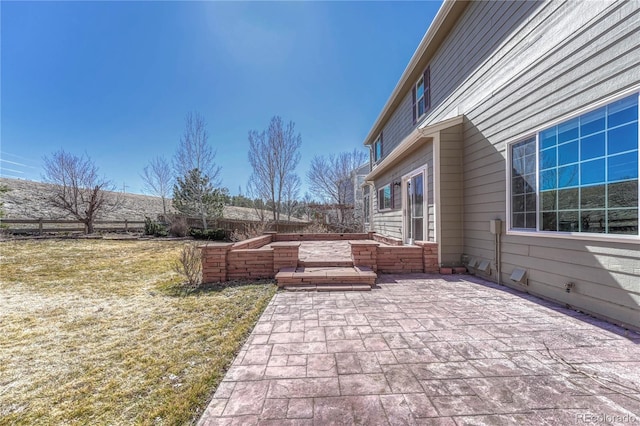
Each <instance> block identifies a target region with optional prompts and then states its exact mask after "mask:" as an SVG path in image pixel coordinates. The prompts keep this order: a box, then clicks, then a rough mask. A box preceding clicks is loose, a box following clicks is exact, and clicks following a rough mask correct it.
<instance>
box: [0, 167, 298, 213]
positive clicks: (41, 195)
mask: <svg viewBox="0 0 640 426" xmlns="http://www.w3.org/2000/svg"><path fill="white" fill-rule="evenodd" d="M0 184H1V185H6V186H7V187H9V189H10V191H9V192H7V193H5V194H4V195H3V196H2V201H3V202H4V207H3V209H4V211H5V213H6V216H5V217H6V219H40V218H42V219H72V218H71V217H70V216H69V215H68V214H67V213H66V212H64V211H61V210H59V209H56V208H53V207H51V206H49V205H48V203H47V199H48V198H49V197H50V196H51V192H52V188H53V187H54V185H51V184H48V183H42V182H35V181H30V180H23V179H9V178H2V177H0ZM114 195H118V196H119V197H121V199H122V204H121V205H120V207H119V208H118V209H116V210H115V211H112V212H106V213H104V214H102V215H100V216H98V218H97V219H98V220H124V219H127V220H136V221H137V220H144V218H145V216H148V217H151V218H156V217H157V216H158V215H160V214H162V199H161V198H160V197H152V196H149V195H140V194H127V193H114ZM170 204H171V202H170V201H169V206H168V212H169V211H170V212H172V213H174V212H175V210H174V209H173V208H171V207H170ZM223 215H224V217H225V218H227V219H240V220H258V216H257V214H256V212H255V211H254V210H253V209H251V208H246V207H233V206H225V207H224V214H223ZM267 217H268V215H267ZM292 220H293V221H296V222H303V221H301V220H298V219H293V218H292Z"/></svg>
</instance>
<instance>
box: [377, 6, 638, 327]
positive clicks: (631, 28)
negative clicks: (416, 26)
mask: <svg viewBox="0 0 640 426" xmlns="http://www.w3.org/2000/svg"><path fill="white" fill-rule="evenodd" d="M639 92H640V2H639V1H522V2H519V1H513V2H507V1H478V2H461V1H445V2H444V3H443V5H442V7H441V9H440V11H439V12H438V14H437V16H436V17H435V19H434V20H433V22H432V24H431V26H430V27H429V29H428V31H427V32H426V34H425V36H424V38H423V39H422V41H421V42H420V45H419V46H418V48H417V49H416V51H415V53H414V55H413V57H412V58H411V61H410V62H409V64H408V65H407V67H406V69H405V71H404V73H403V74H402V76H401V77H400V80H399V82H398V84H397V85H396V87H395V89H394V90H393V92H392V93H391V95H390V97H389V99H388V101H387V102H386V104H385V105H384V107H383V108H382V111H381V112H380V114H379V116H378V118H377V119H376V121H375V123H374V124H373V126H372V128H371V130H370V132H369V134H368V136H367V138H366V140H365V141H364V143H365V145H367V146H368V147H369V148H370V152H371V172H370V173H369V174H368V175H367V177H366V179H365V185H367V186H366V187H365V194H367V195H365V199H366V200H368V203H369V204H368V206H367V207H366V208H365V211H367V212H368V214H369V217H370V220H369V227H370V229H369V230H372V231H376V232H378V233H380V234H384V235H387V236H390V237H395V238H399V239H402V240H403V241H404V243H405V244H413V242H415V241H420V240H424V241H433V242H437V244H438V261H439V263H440V265H442V266H446V265H455V264H460V263H464V264H467V265H468V266H469V269H470V270H471V271H472V272H476V273H478V274H479V275H482V276H485V277H487V278H489V279H491V280H493V281H496V282H500V283H502V284H506V285H509V286H513V287H515V288H518V289H521V290H524V291H527V292H529V293H531V294H535V295H538V296H541V297H543V298H547V299H551V300H554V301H557V302H560V303H563V304H568V305H570V306H572V307H574V308H576V309H578V310H581V311H584V312H588V313H592V314H595V315H597V316H600V317H604V318H607V319H610V320H612V321H614V322H617V323H622V324H626V325H627V326H631V327H633V328H638V329H640V236H639V233H638V229H639V227H638V199H639V188H638V175H639V171H638V164H639V154H638V152H639V151H638V122H639V119H638V94H639ZM367 209H368V210H367Z"/></svg>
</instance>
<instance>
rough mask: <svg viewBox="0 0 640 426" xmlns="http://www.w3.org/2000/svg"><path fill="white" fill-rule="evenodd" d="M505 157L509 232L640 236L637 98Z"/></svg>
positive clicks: (565, 125)
mask: <svg viewBox="0 0 640 426" xmlns="http://www.w3.org/2000/svg"><path fill="white" fill-rule="evenodd" d="M510 158H511V229H514V230H518V229H522V230H538V231H548V232H568V233H600V234H630V235H638V95H637V94H634V95H631V96H628V97H625V98H623V99H620V100H618V101H615V102H612V103H610V104H608V105H605V106H603V107H600V108H598V109H596V110H593V111H590V112H588V113H585V114H582V115H580V116H578V117H575V118H572V119H570V120H566V121H563V122H561V123H559V124H557V125H555V126H553V127H550V128H547V129H544V130H542V131H540V132H539V133H538V134H537V135H535V137H532V138H530V139H527V140H524V141H521V142H518V143H515V144H512V145H511V146H510ZM536 178H537V179H536Z"/></svg>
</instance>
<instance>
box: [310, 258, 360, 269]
mask: <svg viewBox="0 0 640 426" xmlns="http://www.w3.org/2000/svg"><path fill="white" fill-rule="evenodd" d="M298 267H300V268H331V267H341V268H350V267H353V261H352V260H344V259H343V260H298Z"/></svg>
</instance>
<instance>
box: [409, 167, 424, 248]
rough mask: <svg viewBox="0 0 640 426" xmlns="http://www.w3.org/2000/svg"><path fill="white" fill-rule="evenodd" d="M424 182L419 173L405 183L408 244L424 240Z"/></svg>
mask: <svg viewBox="0 0 640 426" xmlns="http://www.w3.org/2000/svg"><path fill="white" fill-rule="evenodd" d="M423 204H424V180H423V174H422V173H420V174H418V175H416V176H413V177H411V178H410V179H409V180H408V181H407V210H406V211H407V221H406V228H407V230H406V234H407V235H406V237H407V240H408V242H413V241H421V240H423V239H424V205H423Z"/></svg>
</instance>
